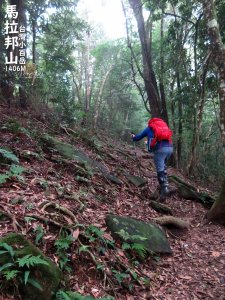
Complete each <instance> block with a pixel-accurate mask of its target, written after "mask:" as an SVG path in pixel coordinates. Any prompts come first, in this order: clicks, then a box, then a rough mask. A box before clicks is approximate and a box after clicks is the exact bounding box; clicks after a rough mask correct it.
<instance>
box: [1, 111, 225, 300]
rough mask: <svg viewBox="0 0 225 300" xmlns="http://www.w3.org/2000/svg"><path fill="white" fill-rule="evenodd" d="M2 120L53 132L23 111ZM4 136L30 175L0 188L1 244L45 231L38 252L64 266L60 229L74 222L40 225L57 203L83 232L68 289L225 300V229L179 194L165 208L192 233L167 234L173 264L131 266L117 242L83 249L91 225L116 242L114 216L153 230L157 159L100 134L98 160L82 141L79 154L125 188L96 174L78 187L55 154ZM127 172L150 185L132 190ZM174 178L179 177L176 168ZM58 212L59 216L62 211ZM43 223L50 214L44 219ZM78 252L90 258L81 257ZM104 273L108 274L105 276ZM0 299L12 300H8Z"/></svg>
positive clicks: (162, 260) (158, 260) (153, 260)
mask: <svg viewBox="0 0 225 300" xmlns="http://www.w3.org/2000/svg"><path fill="white" fill-rule="evenodd" d="M0 113H1V115H2V119H1V121H0V123H1V124H0V127H2V126H3V125H4V124H5V123H6V122H7V121H8V120H9V119H10V118H16V119H17V120H18V122H19V123H20V124H22V126H24V127H25V128H26V129H28V130H29V129H31V128H35V129H36V130H37V131H38V132H39V135H41V134H43V133H45V131H46V130H48V129H49V127H46V126H45V123H42V122H40V121H37V120H36V119H35V118H33V119H32V122H33V123H32V126H30V123H31V119H29V118H27V117H24V114H23V112H21V111H19V110H13V109H12V110H11V111H10V114H8V113H7V112H6V109H5V108H3V107H0ZM30 115H32V112H30ZM0 135H1V143H0V147H1V148H7V149H11V150H12V151H13V152H14V154H15V155H17V156H18V157H19V160H20V165H22V166H23V167H24V168H26V170H27V172H26V173H24V174H23V178H24V180H22V181H21V180H17V179H16V178H12V179H11V180H9V181H7V182H6V183H5V184H2V185H1V186H0V205H1V206H0V209H1V211H5V212H6V219H2V220H1V221H0V236H3V235H5V234H7V233H9V232H13V231H15V230H17V231H19V232H22V233H23V234H26V236H27V237H28V238H29V239H30V240H31V241H32V242H34V243H35V239H36V236H37V233H35V231H37V228H40V227H38V226H41V228H42V229H43V232H44V233H43V237H42V239H40V241H39V244H38V247H39V248H40V249H41V250H42V251H43V252H44V253H45V254H46V255H47V256H49V257H50V258H51V259H52V260H53V261H54V262H55V263H56V264H59V259H60V258H59V257H58V255H57V253H56V248H55V247H54V243H55V241H56V240H57V239H58V238H59V232H60V229H59V227H57V226H58V225H57V224H61V223H62V222H63V224H65V226H66V225H67V224H70V223H71V216H70V215H68V214H66V215H64V217H58V218H56V219H54V222H53V223H48V224H46V223H44V222H43V220H41V218H40V219H38V218H35V216H39V217H40V206H41V205H43V203H46V202H47V203H50V202H54V203H55V204H57V205H58V206H60V207H64V208H65V209H67V210H69V211H70V212H71V213H72V214H73V215H74V216H75V217H76V219H77V221H78V224H80V226H78V227H77V228H76V229H74V230H73V232H72V237H73V239H74V241H73V244H72V246H71V248H70V249H71V253H70V258H71V261H72V263H71V264H72V271H71V272H70V273H68V274H67V275H68V276H67V277H68V280H67V283H64V284H65V285H66V286H65V287H64V288H66V289H67V290H68V289H69V290H71V291H76V292H80V293H81V294H83V295H88V294H90V295H92V297H96V298H98V297H104V296H106V295H112V296H114V297H115V299H119V300H141V299H156V300H170V299H171V300H176V299H179V300H188V299H190V300H195V299H196V300H197V299H215V300H224V299H225V296H224V295H225V268H224V266H225V229H224V227H222V226H220V225H216V224H205V223H204V222H203V217H204V215H205V214H206V212H207V210H206V209H205V208H204V207H203V206H202V205H201V204H200V203H197V202H193V201H192V200H185V199H182V198H180V197H179V196H178V195H176V194H174V195H172V196H171V197H170V198H168V199H167V200H166V202H165V204H166V205H167V206H168V207H169V208H171V209H172V211H173V214H174V216H176V217H180V218H183V219H185V220H188V221H189V222H190V223H191V227H190V228H189V230H188V231H186V232H185V233H184V234H183V235H182V236H179V237H177V236H176V235H171V234H170V233H169V232H168V233H167V236H168V239H169V242H170V244H171V248H172V250H173V254H172V256H155V257H150V258H148V259H146V260H145V261H143V262H141V263H140V262H136V261H135V262H133V264H132V263H131V262H130V260H129V259H128V258H127V255H126V253H125V252H124V250H122V248H121V245H120V243H119V242H118V241H116V246H118V249H117V251H115V250H114V249H110V248H109V249H107V251H106V250H105V249H103V248H104V247H103V246H101V247H102V249H100V248H99V245H97V242H96V240H93V241H92V242H91V243H90V247H87V246H86V249H85V246H84V244H83V243H85V242H86V241H85V238H84V237H83V233H82V232H83V228H85V227H88V226H89V225H91V224H94V225H95V228H99V229H101V230H102V231H103V238H104V239H105V240H106V241H108V242H113V241H114V240H113V238H112V236H111V234H110V233H109V232H107V231H106V227H105V217H106V215H107V214H108V213H110V212H112V213H115V214H119V215H121V216H130V217H133V218H136V219H139V220H142V221H146V222H149V221H151V219H152V218H154V217H158V216H161V214H159V213H157V212H156V211H154V210H153V209H152V208H151V207H150V206H149V197H148V196H149V194H150V193H151V192H153V191H154V190H155V189H156V186H157V178H156V173H155V170H154V167H153V163H152V159H151V158H150V157H149V156H148V154H146V151H145V150H144V148H143V149H142V148H136V149H135V150H134V148H133V147H132V146H131V145H128V144H124V143H123V142H122V141H116V142H115V141H114V140H112V139H111V138H110V137H109V136H107V135H106V134H104V133H101V135H102V136H103V137H102V138H101V145H102V147H101V153H100V154H99V153H97V152H95V149H93V148H92V147H90V146H87V144H85V142H84V141H83V140H82V139H81V138H77V139H76V143H75V145H76V148H78V149H80V150H83V151H84V152H85V153H86V154H87V155H89V156H90V157H91V158H93V159H96V160H99V158H100V157H101V162H103V163H104V165H105V167H106V168H107V169H108V170H109V171H110V172H112V173H114V174H116V176H118V177H119V178H120V179H121V180H122V181H123V184H122V185H121V186H118V185H115V184H113V183H110V182H109V181H107V180H106V179H105V178H104V177H103V176H101V175H100V174H98V173H97V174H94V175H93V176H92V178H91V183H90V184H86V183H80V182H78V181H77V180H76V179H75V177H74V175H73V172H72V170H71V169H70V167H68V166H67V167H66V166H64V167H63V166H60V165H59V163H57V162H55V161H54V160H52V159H51V153H48V152H40V147H39V145H38V143H37V141H36V140H35V139H33V138H31V137H30V136H28V135H26V134H23V135H16V134H15V133H11V132H8V131H6V130H5V129H4V130H0ZM60 138H61V140H63V141H66V142H68V143H70V142H71V136H68V135H67V134H65V133H62V134H61V136H60ZM112 145H113V146H112ZM24 151H31V152H33V153H38V154H40V158H38V159H37V157H35V156H32V157H29V159H26V158H25V157H24V156H22V155H20V154H21V153H24ZM134 151H135V152H136V154H135V153H134ZM28 154H29V153H28ZM108 154H110V155H108ZM103 157H104V158H103ZM138 165H139V166H138ZM124 170H125V171H126V172H127V173H129V174H132V175H137V176H139V175H141V176H143V177H145V178H147V180H148V184H147V189H146V188H137V187H135V186H132V185H131V184H130V183H129V182H127V180H126V178H125V176H124V172H123V171H124ZM168 172H169V174H177V173H178V171H177V170H175V169H172V168H169V170H168ZM178 175H181V176H182V174H178ZM192 184H193V185H194V183H192ZM195 185H196V183H195ZM197 188H198V187H197ZM55 210H56V211H57V206H56V208H55ZM7 214H8V217H7ZM54 214H55V212H54V210H53V211H52V212H48V213H47V215H46V216H48V217H50V216H51V217H52V218H55V216H54ZM27 216H30V217H27ZM44 216H45V214H44V213H43V218H44ZM78 241H80V243H81V244H78ZM82 245H83V246H82ZM82 247H83V248H82ZM91 247H93V249H94V250H93V251H92V248H91ZM78 248H80V249H83V250H85V251H83V252H82V251H80V252H78V251H77V249H78ZM96 249H97V250H96ZM97 251H99V253H97ZM104 251H105V252H104ZM134 263H135V264H136V265H134ZM102 266H103V267H102ZM118 266H120V268H119V269H118ZM101 267H102V268H104V272H101V271H99V270H98V268H99V269H101ZM118 270H120V272H118ZM128 270H129V272H128ZM116 272H117V273H116ZM132 272H133V275H132ZM114 275H115V276H114ZM113 276H114V277H113ZM132 276H137V277H138V278H137V280H136V281H135V280H133V277H132ZM115 277H116V278H117V280H115ZM146 279H148V282H147V280H146ZM62 288H63V285H62ZM0 299H4V300H6V299H13V298H7V295H6V294H2V296H1V298H0ZM15 299H17V298H16V296H15Z"/></svg>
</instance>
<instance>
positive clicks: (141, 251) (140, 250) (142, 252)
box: [131, 243, 148, 258]
mask: <svg viewBox="0 0 225 300" xmlns="http://www.w3.org/2000/svg"><path fill="white" fill-rule="evenodd" d="M131 248H132V249H133V250H134V251H135V252H137V254H138V256H139V257H140V258H145V257H146V256H147V254H148V250H147V249H146V247H145V246H144V245H142V244H140V243H133V244H132V245H131Z"/></svg>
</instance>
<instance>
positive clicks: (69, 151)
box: [41, 134, 122, 185]
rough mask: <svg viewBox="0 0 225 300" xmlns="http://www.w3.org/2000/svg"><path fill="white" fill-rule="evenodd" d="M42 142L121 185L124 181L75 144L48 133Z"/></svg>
mask: <svg viewBox="0 0 225 300" xmlns="http://www.w3.org/2000/svg"><path fill="white" fill-rule="evenodd" d="M41 142H42V143H43V144H44V145H45V146H47V147H48V148H51V149H52V150H56V151H57V152H58V153H59V154H60V155H61V156H62V157H64V158H65V159H69V160H75V161H77V162H79V163H83V164H84V165H86V168H87V169H88V168H90V170H91V171H92V172H96V171H100V172H101V173H102V174H103V176H104V177H105V178H106V179H108V180H110V181H111V182H113V183H116V184H120V185H121V184H122V181H121V180H119V179H118V178H117V177H116V176H115V175H113V174H111V173H110V172H109V171H108V170H107V169H106V167H105V166H104V165H103V164H101V163H100V162H98V161H96V160H93V159H91V158H90V157H88V156H87V155H86V154H85V153H84V152H82V151H79V150H77V149H75V148H74V146H73V145H71V144H67V143H63V142H61V141H59V140H57V139H56V138H54V137H52V136H50V135H47V134H46V135H43V136H42V137H41Z"/></svg>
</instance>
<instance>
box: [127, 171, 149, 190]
mask: <svg viewBox="0 0 225 300" xmlns="http://www.w3.org/2000/svg"><path fill="white" fill-rule="evenodd" d="M125 176H126V177H127V179H128V181H129V182H131V183H132V184H134V185H135V186H136V187H141V186H143V185H145V184H146V183H147V182H148V181H147V179H146V178H142V177H139V176H135V175H130V174H128V173H126V174H125Z"/></svg>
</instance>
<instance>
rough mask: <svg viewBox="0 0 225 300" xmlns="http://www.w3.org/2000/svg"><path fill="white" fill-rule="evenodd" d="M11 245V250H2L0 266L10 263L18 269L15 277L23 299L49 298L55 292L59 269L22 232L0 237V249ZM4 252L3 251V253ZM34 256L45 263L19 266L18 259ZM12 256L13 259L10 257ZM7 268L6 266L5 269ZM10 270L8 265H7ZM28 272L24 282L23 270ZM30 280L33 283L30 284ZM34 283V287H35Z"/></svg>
mask: <svg viewBox="0 0 225 300" xmlns="http://www.w3.org/2000/svg"><path fill="white" fill-rule="evenodd" d="M8 246H10V247H12V251H11V252H10V251H2V252H1V255H0V266H3V265H6V264H7V263H12V264H13V266H11V267H12V268H13V269H17V270H18V271H20V273H18V274H20V275H21V276H20V275H18V276H17V277H16V278H15V279H16V282H17V285H18V287H19V290H20V293H21V295H22V299H23V300H50V299H52V298H53V296H54V294H55V293H56V291H57V289H58V286H59V283H60V281H61V277H62V273H61V271H60V269H59V268H58V267H57V266H56V265H55V264H54V263H53V262H52V261H51V260H50V259H49V258H48V257H46V256H45V255H44V254H43V253H42V252H41V251H40V250H39V249H38V248H37V247H36V246H35V245H33V244H32V243H31V242H30V241H28V240H27V239H26V238H25V237H24V236H23V235H22V234H18V233H10V234H8V235H6V236H5V237H3V238H1V239H0V249H1V250H5V249H7V247H8ZM4 252H5V253H4ZM27 255H30V256H35V257H39V258H40V259H42V260H44V261H45V262H46V264H33V266H32V264H31V265H30V266H29V268H28V267H19V264H18V262H17V260H18V259H21V258H24V257H25V256H27ZM12 258H13V259H12ZM5 270H7V268H6V269H5ZM9 270H10V267H9ZM28 271H29V272H30V273H29V277H28V278H29V279H30V281H29V280H28V281H27V283H26V284H25V282H24V278H25V272H28ZM32 282H33V283H34V284H32ZM35 285H36V287H35Z"/></svg>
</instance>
